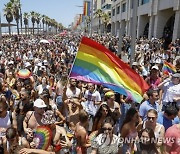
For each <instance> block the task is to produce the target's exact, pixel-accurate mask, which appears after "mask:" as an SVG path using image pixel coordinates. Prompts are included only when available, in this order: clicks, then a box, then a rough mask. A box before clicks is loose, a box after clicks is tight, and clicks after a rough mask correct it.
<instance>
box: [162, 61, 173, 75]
mask: <svg viewBox="0 0 180 154" xmlns="http://www.w3.org/2000/svg"><path fill="white" fill-rule="evenodd" d="M162 72H163V73H165V74H169V73H171V74H173V73H176V67H175V66H174V65H173V64H171V63H168V62H167V61H164V64H163V68H162Z"/></svg>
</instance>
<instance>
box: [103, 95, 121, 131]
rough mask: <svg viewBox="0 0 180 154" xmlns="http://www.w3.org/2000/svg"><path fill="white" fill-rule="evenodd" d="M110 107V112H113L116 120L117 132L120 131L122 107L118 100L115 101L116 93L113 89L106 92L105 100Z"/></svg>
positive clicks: (112, 114) (112, 115)
mask: <svg viewBox="0 0 180 154" xmlns="http://www.w3.org/2000/svg"><path fill="white" fill-rule="evenodd" d="M104 103H106V104H107V105H108V107H109V109H110V111H111V112H110V114H111V117H112V118H113V119H114V121H115V126H114V128H115V130H114V131H115V133H116V134H117V133H118V131H119V124H120V121H119V118H120V116H121V109H120V105H119V103H118V102H116V101H115V93H114V92H113V91H108V92H106V93H105V102H104Z"/></svg>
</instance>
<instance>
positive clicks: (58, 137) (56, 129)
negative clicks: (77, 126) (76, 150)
mask: <svg viewBox="0 0 180 154" xmlns="http://www.w3.org/2000/svg"><path fill="white" fill-rule="evenodd" d="M41 123H42V124H43V125H45V126H47V127H49V128H50V129H51V131H52V143H51V146H49V148H48V151H49V150H50V151H53V152H56V153H58V152H59V151H60V150H62V151H64V152H65V151H66V152H67V151H68V149H70V148H71V146H72V144H71V142H70V141H69V139H68V137H67V135H66V131H65V129H64V128H63V127H60V126H58V125H55V123H56V117H55V115H54V112H53V111H51V110H47V111H46V112H44V114H43V116H42V118H41ZM30 145H31V148H34V149H22V150H21V151H20V153H23V152H27V151H29V152H33V153H39V152H42V151H44V150H40V149H35V148H36V146H37V145H36V144H35V138H34V139H33V142H31V143H30ZM52 149H53V150H52ZM44 152H45V153H47V151H44ZM45 153H44V154H45ZM49 153H51V152H49Z"/></svg>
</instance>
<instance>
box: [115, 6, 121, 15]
mask: <svg viewBox="0 0 180 154" xmlns="http://www.w3.org/2000/svg"><path fill="white" fill-rule="evenodd" d="M116 10H117V12H116V13H117V14H119V13H120V6H118V7H117V9H116Z"/></svg>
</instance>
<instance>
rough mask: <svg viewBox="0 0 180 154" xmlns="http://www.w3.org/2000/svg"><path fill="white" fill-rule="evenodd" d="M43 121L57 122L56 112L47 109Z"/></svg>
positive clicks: (47, 123) (48, 122)
mask: <svg viewBox="0 0 180 154" xmlns="http://www.w3.org/2000/svg"><path fill="white" fill-rule="evenodd" d="M41 122H42V123H43V124H44V125H50V124H54V123H55V122H56V118H55V115H54V112H53V111H51V110H47V111H46V112H44V114H43V116H42V119H41Z"/></svg>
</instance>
